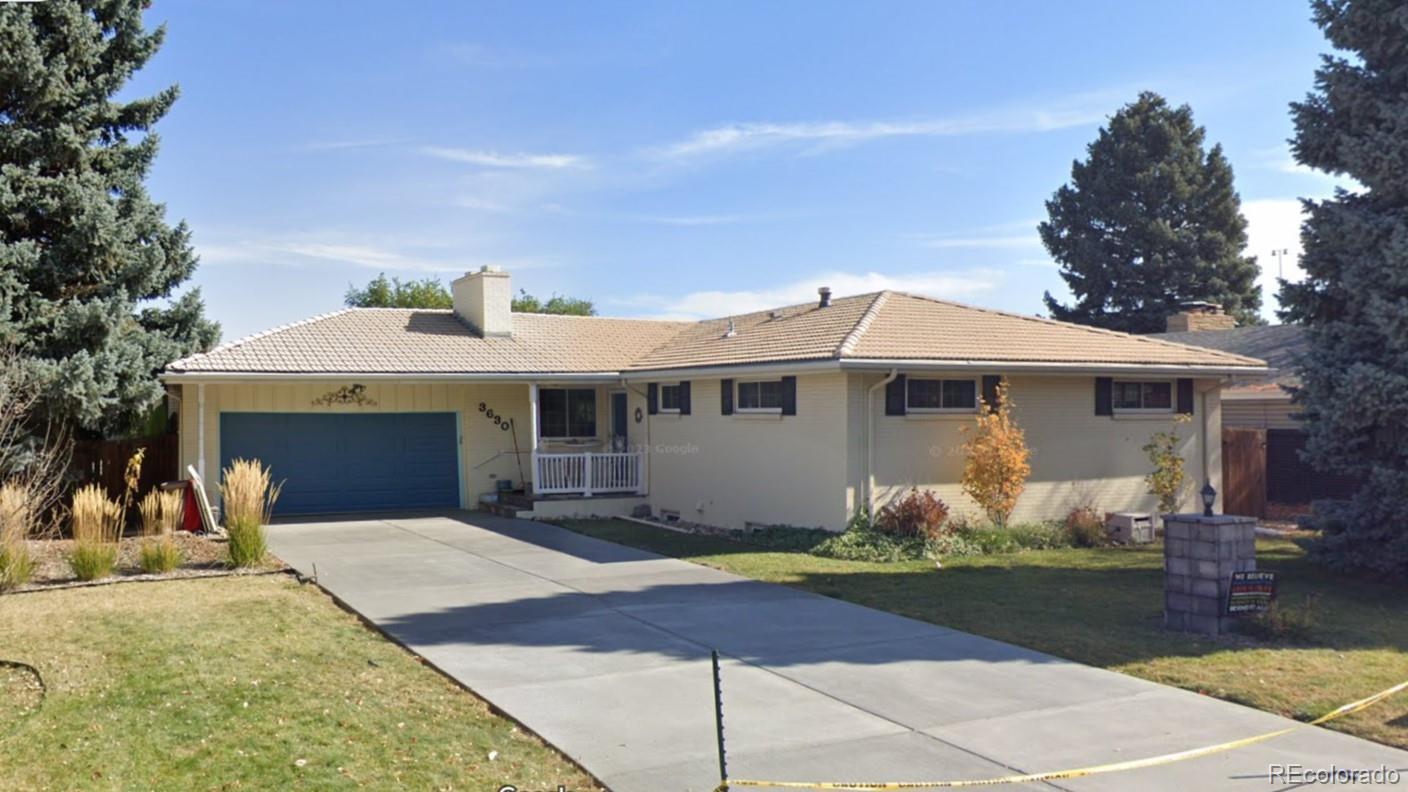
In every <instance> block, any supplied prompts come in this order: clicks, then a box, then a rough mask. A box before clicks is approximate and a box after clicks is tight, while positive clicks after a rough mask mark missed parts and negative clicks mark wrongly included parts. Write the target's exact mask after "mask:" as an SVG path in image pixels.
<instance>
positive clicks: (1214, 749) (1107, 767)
mask: <svg viewBox="0 0 1408 792" xmlns="http://www.w3.org/2000/svg"><path fill="white" fill-rule="evenodd" d="M1404 690H1408V681H1405V682H1400V683H1398V684H1397V685H1394V686H1393V687H1391V688H1388V689H1387V690H1381V691H1379V692H1378V693H1375V694H1374V695H1372V696H1368V697H1366V698H1362V699H1359V700H1358V701H1352V702H1350V703H1348V704H1346V705H1344V706H1343V707H1340V708H1338V709H1336V710H1334V711H1332V712H1328V713H1326V714H1324V715H1321V716H1320V717H1318V718H1316V719H1315V720H1313V721H1309V722H1306V723H1297V724H1295V725H1294V726H1287V727H1286V728H1284V729H1277V730H1276V731H1272V732H1267V733H1265V734H1258V735H1256V736H1255V737H1245V738H1243V739H1240V740H1232V741H1231V742H1224V743H1218V744H1216V745H1208V746H1205V747H1202V748H1193V749H1191V750H1187V751H1179V752H1177V753H1169V754H1163V755H1162V756H1150V757H1148V758H1145V759H1131V760H1130V761H1127V762H1115V763H1113V764H1103V765H1095V766H1093V767H1080V768H1076V769H1073V770H1053V771H1051V772H1047V773H1028V774H1026V775H1010V776H1001V777H998V778H978V779H971V780H964V781H875V782H868V783H867V782H863V781H850V782H837V781H758V780H754V779H740V778H730V779H728V780H727V781H724V782H723V783H721V784H719V786H718V787H717V788H716V792H719V791H720V790H727V789H729V788H731V787H776V788H779V789H956V788H959V787H980V786H998V785H1001V784H1026V783H1031V782H1036V781H1056V780H1059V779H1063V778H1080V777H1081V776H1092V775H1103V774H1105V773H1119V772H1123V771H1126V770H1141V769H1143V768H1145V767H1156V766H1158V765H1165V764H1171V763H1173V762H1182V761H1184V760H1186V759H1197V758H1198V757H1201V756H1208V755H1209V754H1215V753H1222V752H1224V751H1231V750H1233V749H1236V748H1245V747H1246V746H1248V745H1255V744H1256V743H1260V742H1266V741H1267V740H1271V739H1275V738H1276V737H1280V736H1281V735H1283V734H1290V733H1291V732H1293V731H1295V730H1297V729H1303V728H1305V727H1307V726H1319V725H1321V724H1324V723H1329V722H1330V721H1332V720H1335V719H1336V718H1342V717H1344V716H1346V715H1350V714H1353V713H1355V712H1359V711H1360V710H1363V709H1367V708H1368V707H1372V706H1373V705H1375V704H1377V703H1379V702H1380V701H1383V700H1384V699H1386V698H1388V697H1390V696H1393V695H1395V694H1397V693H1401V692H1402V691H1404Z"/></svg>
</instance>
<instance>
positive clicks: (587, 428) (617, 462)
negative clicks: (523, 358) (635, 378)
mask: <svg viewBox="0 0 1408 792" xmlns="http://www.w3.org/2000/svg"><path fill="white" fill-rule="evenodd" d="M545 402H546V403H545ZM630 402H631V393H630V392H629V391H627V390H626V389H625V388H622V387H614V388H613V387H611V386H606V385H603V384H597V385H595V386H594V387H568V388H563V387H552V386H540V385H539V384H538V383H536V382H534V383H529V385H528V425H529V432H530V434H529V448H530V464H529V471H528V473H529V475H528V481H526V482H524V484H525V487H524V492H523V493H521V494H517V493H515V494H516V495H517V496H518V497H521V498H526V499H529V501H530V502H531V501H538V500H542V499H547V498H550V499H552V500H563V499H567V498H573V497H580V498H592V497H596V496H601V495H642V496H643V495H645V494H646V492H647V480H646V466H645V454H644V452H642V451H633V450H630V449H631V448H632V447H633V446H634V447H640V446H642V445H643V443H642V442H641V438H639V437H633V435H635V434H636V433H637V432H638V431H639V428H638V427H636V426H632V424H631V421H630ZM637 412H639V410H637ZM637 423H639V420H638V421H637ZM633 430H634V431H633Z"/></svg>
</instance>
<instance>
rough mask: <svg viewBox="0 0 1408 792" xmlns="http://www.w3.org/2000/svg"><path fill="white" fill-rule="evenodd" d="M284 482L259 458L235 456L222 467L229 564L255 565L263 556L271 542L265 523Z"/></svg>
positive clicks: (222, 502) (222, 499)
mask: <svg viewBox="0 0 1408 792" xmlns="http://www.w3.org/2000/svg"><path fill="white" fill-rule="evenodd" d="M280 489H282V485H281V484H274V483H273V482H272V480H271V477H270V471H269V469H268V468H265V467H264V466H263V465H262V464H260V462H259V460H257V459H236V460H234V461H232V462H231V463H230V466H229V467H227V468H225V470H224V471H222V475H221V481H220V501H221V504H222V505H221V509H222V511H223V515H224V522H225V534H226V536H227V537H228V538H229V545H228V549H229V553H230V564H231V565H233V566H237V567H246V566H253V565H255V564H258V563H259V562H261V561H263V560H264V555H265V553H266V552H268V544H267V543H266V542H265V539H264V524H265V523H267V522H268V521H269V518H270V516H271V515H272V514H273V511H274V502H275V501H276V500H278V498H279V490H280Z"/></svg>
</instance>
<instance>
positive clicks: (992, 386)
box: [983, 374, 1002, 410]
mask: <svg viewBox="0 0 1408 792" xmlns="http://www.w3.org/2000/svg"><path fill="white" fill-rule="evenodd" d="M1000 382H1002V377H1000V376H998V375H997V374H984V375H983V403H984V404H986V405H987V406H988V409H990V410H996V409H997V386H998V383H1000Z"/></svg>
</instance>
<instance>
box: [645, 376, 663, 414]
mask: <svg viewBox="0 0 1408 792" xmlns="http://www.w3.org/2000/svg"><path fill="white" fill-rule="evenodd" d="M645 411H646V412H648V413H650V414H651V415H655V414H656V413H658V412H660V386H659V385H657V384H655V383H653V382H652V383H650V384H648V385H646V386H645Z"/></svg>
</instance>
